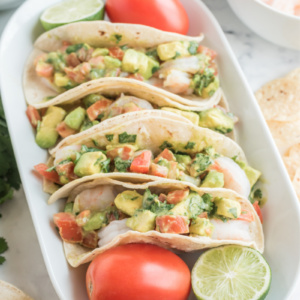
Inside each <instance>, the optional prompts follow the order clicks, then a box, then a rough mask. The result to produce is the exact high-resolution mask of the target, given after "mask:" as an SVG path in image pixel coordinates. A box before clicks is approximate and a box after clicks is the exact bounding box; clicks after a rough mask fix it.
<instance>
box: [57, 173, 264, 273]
mask: <svg viewBox="0 0 300 300" xmlns="http://www.w3.org/2000/svg"><path fill="white" fill-rule="evenodd" d="M129 180H131V178H128V176H126V174H123V175H122V174H112V175H111V176H109V175H108V174H102V175H100V176H99V177H98V178H97V179H93V180H90V181H89V182H85V183H82V184H78V185H77V186H76V188H75V189H73V190H72V191H70V192H69V193H68V195H65V197H68V200H67V202H66V205H65V208H64V212H60V213H57V214H55V215H54V223H55V225H56V226H57V227H58V229H59V234H60V236H61V238H62V239H63V240H64V250H65V254H66V257H67V260H68V262H69V263H70V264H71V265H72V266H73V267H77V266H79V265H81V264H83V263H86V262H89V261H91V260H92V259H93V258H94V257H95V256H96V255H97V254H99V253H101V252H103V251H105V250H107V249H109V248H112V247H115V246H118V245H121V244H128V243H152V244H156V245H158V246H162V247H165V248H170V249H178V250H182V251H195V250H200V249H204V248H211V247H217V246H220V245H224V244H238V245H244V246H249V247H253V248H255V249H257V250H259V251H260V252H263V249H264V237H263V231H262V226H261V223H260V220H259V218H258V215H257V213H256V212H255V210H254V208H253V206H252V205H251V203H250V202H249V201H248V200H247V199H245V198H243V197H242V196H240V195H238V194H237V193H235V192H233V191H230V190H226V189H222V188H220V189H210V188H198V187H195V186H193V185H192V184H190V183H183V182H178V181H175V180H169V181H166V180H160V181H156V182H148V183H135V184H133V183H128V181H129Z"/></svg>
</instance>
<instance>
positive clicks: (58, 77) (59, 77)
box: [54, 72, 70, 87]
mask: <svg viewBox="0 0 300 300" xmlns="http://www.w3.org/2000/svg"><path fill="white" fill-rule="evenodd" d="M69 80H70V79H69V78H68V76H65V75H63V74H62V73H58V72H57V73H55V74H54V84H55V85H56V86H59V87H63V86H66V85H68V83H69Z"/></svg>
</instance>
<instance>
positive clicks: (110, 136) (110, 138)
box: [105, 134, 114, 142]
mask: <svg viewBox="0 0 300 300" xmlns="http://www.w3.org/2000/svg"><path fill="white" fill-rule="evenodd" d="M105 137H106V139H107V140H108V141H109V142H111V141H112V140H113V138H114V135H113V134H106V135H105Z"/></svg>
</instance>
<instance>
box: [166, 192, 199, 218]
mask: <svg viewBox="0 0 300 300" xmlns="http://www.w3.org/2000/svg"><path fill="white" fill-rule="evenodd" d="M202 203H203V199H202V198H201V196H200V195H199V194H198V193H196V192H191V193H190V194H189V195H188V197H187V198H186V199H184V200H183V201H181V202H179V203H177V204H176V205H175V206H174V207H173V208H172V209H171V210H170V213H172V214H174V215H179V216H186V217H188V218H189V219H192V218H196V217H197V216H198V215H199V214H201V213H202V212H203V209H202Z"/></svg>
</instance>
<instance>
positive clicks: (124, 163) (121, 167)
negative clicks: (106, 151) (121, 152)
mask: <svg viewBox="0 0 300 300" xmlns="http://www.w3.org/2000/svg"><path fill="white" fill-rule="evenodd" d="M130 165H131V160H123V159H121V158H120V157H116V158H115V167H116V169H117V170H118V171H119V172H126V171H127V169H128V168H129V167H130Z"/></svg>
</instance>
